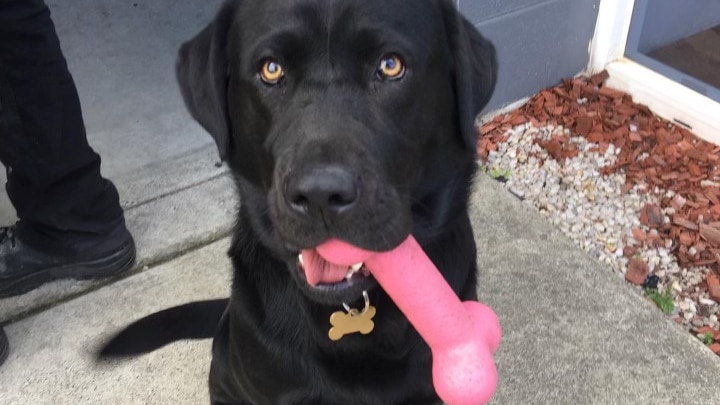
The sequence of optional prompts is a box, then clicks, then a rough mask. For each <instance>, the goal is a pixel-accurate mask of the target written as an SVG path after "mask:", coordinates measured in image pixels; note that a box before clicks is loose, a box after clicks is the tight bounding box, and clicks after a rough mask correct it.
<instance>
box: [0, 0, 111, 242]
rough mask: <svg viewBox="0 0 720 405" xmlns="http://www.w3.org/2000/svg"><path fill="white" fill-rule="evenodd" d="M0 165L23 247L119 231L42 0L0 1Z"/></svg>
mask: <svg viewBox="0 0 720 405" xmlns="http://www.w3.org/2000/svg"><path fill="white" fill-rule="evenodd" d="M0 161H2V163H3V165H5V168H6V170H7V178H8V182H7V185H6V188H7V192H8V196H9V197H10V200H11V201H12V204H13V206H14V207H15V209H16V211H17V214H18V218H20V223H19V225H18V229H17V234H18V237H19V238H20V239H21V240H22V241H23V242H25V243H28V244H31V245H36V246H39V247H46V248H48V249H55V248H57V249H61V250H62V249H65V248H68V247H70V248H72V247H75V248H78V247H80V246H83V245H84V244H88V243H92V241H94V240H97V239H98V238H99V237H102V236H105V235H109V234H111V233H113V234H114V233H116V232H117V231H118V229H124V226H125V225H124V218H123V212H122V209H121V208H120V203H119V198H118V193H117V190H116V189H115V187H114V186H113V185H112V183H110V182H109V181H107V180H105V179H103V178H102V176H101V175H100V156H98V155H97V154H96V153H95V152H94V151H93V150H92V149H91V148H90V146H89V145H88V142H87V138H86V134H85V125H84V123H83V119H82V113H81V111H80V101H79V98H78V94H77V90H76V88H75V83H74V82H73V79H72V76H71V75H70V73H69V72H68V69H67V64H66V62H65V58H64V57H63V55H62V51H61V50H60V43H59V41H58V37H57V33H56V32H55V27H54V25H53V22H52V20H51V19H50V11H49V10H48V8H47V6H46V5H45V2H44V1H43V0H0Z"/></svg>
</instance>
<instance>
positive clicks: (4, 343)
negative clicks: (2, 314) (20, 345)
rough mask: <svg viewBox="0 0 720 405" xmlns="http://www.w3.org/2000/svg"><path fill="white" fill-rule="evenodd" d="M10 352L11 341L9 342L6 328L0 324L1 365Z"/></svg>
mask: <svg viewBox="0 0 720 405" xmlns="http://www.w3.org/2000/svg"><path fill="white" fill-rule="evenodd" d="M8 354H10V343H8V338H7V335H6V334H5V329H3V328H2V326H0V366H2V365H3V363H5V360H7V357H8Z"/></svg>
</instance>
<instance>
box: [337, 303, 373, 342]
mask: <svg viewBox="0 0 720 405" xmlns="http://www.w3.org/2000/svg"><path fill="white" fill-rule="evenodd" d="M376 313H377V311H376V309H375V307H374V306H372V305H368V306H367V307H365V309H364V310H363V311H362V312H360V311H358V310H357V309H352V310H350V311H348V312H343V311H338V312H335V313H333V314H332V315H331V316H330V325H332V326H333V327H332V328H330V332H329V333H328V336H330V339H331V340H333V341H338V340H340V339H342V338H343V337H344V336H345V335H350V334H352V333H361V334H363V335H367V334H369V333H370V332H372V331H373V329H375V322H373V320H372V319H373V317H375V314H376Z"/></svg>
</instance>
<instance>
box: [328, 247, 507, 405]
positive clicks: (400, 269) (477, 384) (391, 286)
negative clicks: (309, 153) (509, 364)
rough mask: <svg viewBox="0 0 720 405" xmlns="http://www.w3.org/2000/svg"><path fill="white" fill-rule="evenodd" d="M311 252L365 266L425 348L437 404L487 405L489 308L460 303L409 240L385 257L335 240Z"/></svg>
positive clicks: (493, 374)
mask: <svg viewBox="0 0 720 405" xmlns="http://www.w3.org/2000/svg"><path fill="white" fill-rule="evenodd" d="M317 252H318V253H319V254H320V255H321V256H322V257H323V258H324V259H325V260H327V261H328V262H331V263H334V264H338V265H343V266H350V265H352V264H354V263H360V262H364V263H365V267H366V268H367V269H368V270H369V271H370V273H371V274H372V275H373V276H374V277H375V279H376V280H377V281H378V283H379V284H380V285H381V286H382V288H383V289H384V290H385V291H386V292H387V293H388V295H389V296H390V298H392V300H393V301H394V302H395V304H396V305H397V306H398V308H400V310H401V311H402V312H403V313H404V314H405V316H407V318H408V320H409V321H410V323H411V324H412V325H413V326H414V327H415V329H416V330H417V331H418V333H420V336H422V338H423V339H424V340H425V342H427V344H428V346H430V349H431V351H432V353H433V371H432V373H433V383H434V385H435V391H436V392H437V393H438V396H439V397H440V399H442V400H443V401H445V402H447V403H448V405H481V404H486V403H487V402H489V401H490V399H491V398H492V396H493V395H494V393H495V388H496V386H497V381H498V375H497V371H496V369H495V362H494V361H493V357H492V355H493V354H494V353H495V351H496V350H497V348H498V346H499V345H500V336H501V331H500V322H499V320H498V318H497V316H496V315H495V313H494V312H493V311H492V309H490V308H489V307H487V306H485V305H483V304H480V303H479V302H475V301H466V302H460V299H459V298H458V296H457V295H456V294H455V292H454V291H453V290H452V289H451V288H450V286H449V285H448V284H447V282H446V281H445V279H444V278H443V276H442V275H441V274H440V272H439V271H438V270H437V268H436V267H435V265H434V264H433V263H432V262H431V261H430V259H429V258H428V257H427V255H425V252H423V250H422V248H421V247H420V245H419V244H418V243H417V241H416V240H415V238H413V237H412V235H411V236H410V237H408V238H407V239H406V240H405V242H403V243H402V244H400V246H398V247H397V248H395V249H393V250H392V251H389V252H381V253H378V252H369V251H365V250H362V249H360V248H357V247H354V246H352V245H349V244H347V243H345V242H342V241H339V240H335V239H333V240H330V241H328V242H325V243H324V244H322V245H320V246H318V247H317Z"/></svg>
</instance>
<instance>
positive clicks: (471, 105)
mask: <svg viewBox="0 0 720 405" xmlns="http://www.w3.org/2000/svg"><path fill="white" fill-rule="evenodd" d="M443 3H444V6H445V16H446V17H445V24H446V27H447V31H448V39H449V42H450V51H451V52H452V56H453V60H454V74H455V83H454V84H455V98H456V104H457V109H458V120H459V127H460V130H461V131H462V136H463V140H464V141H465V143H466V144H467V146H468V147H470V148H472V150H475V149H476V141H477V131H476V130H475V119H476V118H477V115H478V114H480V111H482V109H483V108H485V106H486V105H487V103H488V102H489V101H490V97H492V94H493V91H494V90H495V82H496V81H497V57H496V53H495V47H494V46H493V44H492V43H491V42H490V41H488V40H487V39H485V38H484V37H483V36H482V35H480V33H479V32H478V30H477V29H476V28H475V26H473V24H472V23H471V22H470V21H468V20H467V19H466V18H465V17H463V16H462V15H460V13H459V12H458V11H457V10H456V9H455V5H454V4H455V2H450V1H446V2H443Z"/></svg>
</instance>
